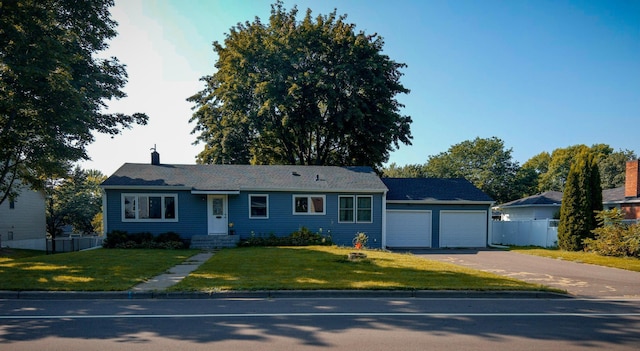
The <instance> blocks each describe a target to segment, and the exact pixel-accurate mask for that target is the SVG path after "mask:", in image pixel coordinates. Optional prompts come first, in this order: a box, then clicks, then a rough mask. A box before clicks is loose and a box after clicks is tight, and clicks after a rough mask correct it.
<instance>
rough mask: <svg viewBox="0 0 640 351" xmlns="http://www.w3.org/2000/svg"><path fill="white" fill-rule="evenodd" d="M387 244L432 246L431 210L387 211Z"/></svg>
mask: <svg viewBox="0 0 640 351" xmlns="http://www.w3.org/2000/svg"><path fill="white" fill-rule="evenodd" d="M387 246H389V247H431V211H398V210H395V211H394V210H389V211H387Z"/></svg>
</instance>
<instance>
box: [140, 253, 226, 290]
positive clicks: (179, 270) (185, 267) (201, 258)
mask: <svg viewBox="0 0 640 351" xmlns="http://www.w3.org/2000/svg"><path fill="white" fill-rule="evenodd" d="M213 255H214V253H213V252H202V253H199V254H196V255H194V256H191V257H189V258H188V259H187V260H186V261H184V262H182V263H180V264H178V265H176V266H173V267H171V268H170V269H169V271H168V272H167V273H164V274H161V275H159V276H156V277H153V278H151V279H149V280H148V281H146V282H144V283H142V284H138V285H136V286H134V287H133V288H132V289H131V291H133V292H151V291H161V290H165V289H167V288H169V287H170V286H173V285H175V284H177V283H179V282H180V281H181V280H182V279H184V278H185V277H186V276H187V275H189V273H191V272H193V271H195V270H196V269H197V268H198V267H200V265H202V264H203V263H205V262H206V261H207V260H208V259H210V258H211V256H213Z"/></svg>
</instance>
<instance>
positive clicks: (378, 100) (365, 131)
mask: <svg viewBox="0 0 640 351" xmlns="http://www.w3.org/2000/svg"><path fill="white" fill-rule="evenodd" d="M297 13H298V10H297V8H296V7H293V9H292V10H291V11H289V12H287V11H286V10H285V9H284V7H283V3H282V2H281V1H278V2H276V3H275V4H273V5H272V6H271V16H270V18H269V22H268V23H263V22H262V21H261V20H260V19H259V18H256V19H255V20H254V21H253V22H246V23H244V24H238V25H236V26H235V27H232V28H231V31H230V33H229V34H228V35H227V37H226V39H225V41H224V43H223V44H221V43H219V42H215V43H214V51H215V52H216V53H217V55H218V62H217V63H216V64H215V67H216V69H217V71H216V72H215V73H214V74H213V75H211V76H206V77H203V78H202V80H204V81H205V82H206V87H205V89H204V90H202V91H200V92H199V93H197V94H195V95H194V96H192V97H190V98H189V99H188V101H190V102H193V103H194V104H195V109H196V111H195V113H194V114H193V116H192V118H191V122H195V123H196V126H195V128H194V130H193V132H194V133H198V134H199V135H198V136H197V141H196V143H198V142H202V143H204V144H205V147H204V150H203V151H202V152H200V154H199V155H198V158H197V161H198V162H199V163H239V164H242V163H245V164H246V163H253V164H309V165H311V164H316V165H371V166H374V167H381V165H382V163H383V162H385V161H387V160H388V158H389V153H390V151H392V150H394V148H398V147H399V145H400V143H404V144H410V143H411V142H410V140H411V132H410V124H411V118H410V117H408V116H402V115H400V113H399V109H400V108H401V107H402V104H400V103H399V102H398V101H397V100H395V96H396V95H397V94H402V93H405V94H406V93H408V92H409V90H408V89H406V88H405V87H404V86H402V84H401V83H400V77H401V76H402V73H401V72H400V69H401V68H403V67H406V65H405V64H402V63H397V62H394V61H392V60H391V59H390V58H389V57H388V56H386V55H383V54H382V49H383V45H384V41H383V39H382V38H381V37H379V36H378V35H377V34H373V35H367V34H365V33H364V32H362V31H360V32H355V25H354V24H351V23H347V22H345V20H346V15H344V16H337V15H336V11H333V12H332V13H330V14H329V15H326V16H322V15H320V16H317V17H315V18H313V17H312V16H311V10H310V9H309V10H307V12H306V15H305V16H304V18H303V19H302V21H298V20H297V19H296V15H297Z"/></svg>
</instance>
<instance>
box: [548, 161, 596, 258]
mask: <svg viewBox="0 0 640 351" xmlns="http://www.w3.org/2000/svg"><path fill="white" fill-rule="evenodd" d="M597 211H602V187H601V186H600V171H599V170H598V163H597V154H596V153H595V152H592V151H590V150H582V151H581V152H580V153H578V155H577V156H576V159H575V160H574V161H573V162H572V163H571V167H570V169H569V174H568V175H567V180H566V184H565V187H564V192H563V196H562V205H561V206H560V223H559V225H558V246H559V247H560V248H561V249H563V250H568V251H578V250H582V248H583V247H584V243H583V241H584V240H585V239H587V238H593V232H592V231H593V230H594V229H595V228H596V225H597V221H596V213H597Z"/></svg>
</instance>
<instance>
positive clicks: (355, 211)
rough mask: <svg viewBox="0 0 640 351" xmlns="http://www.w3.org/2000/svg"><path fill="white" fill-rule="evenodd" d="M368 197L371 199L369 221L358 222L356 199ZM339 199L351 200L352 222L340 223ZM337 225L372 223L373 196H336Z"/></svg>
mask: <svg viewBox="0 0 640 351" xmlns="http://www.w3.org/2000/svg"><path fill="white" fill-rule="evenodd" d="M362 197H368V198H370V199H371V207H370V208H369V209H370V210H371V219H370V220H368V221H359V220H358V198H362ZM340 198H352V199H353V209H352V211H353V220H352V221H342V220H340V211H341V210H342V209H341V208H340ZM338 223H373V195H338Z"/></svg>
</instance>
